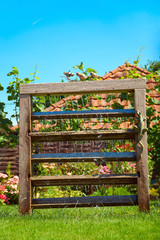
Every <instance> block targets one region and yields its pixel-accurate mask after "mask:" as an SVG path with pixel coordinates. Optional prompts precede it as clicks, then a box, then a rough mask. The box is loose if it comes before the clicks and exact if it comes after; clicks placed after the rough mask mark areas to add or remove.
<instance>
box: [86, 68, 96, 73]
mask: <svg viewBox="0 0 160 240" xmlns="http://www.w3.org/2000/svg"><path fill="white" fill-rule="evenodd" d="M86 70H87V72H89V73H90V72H94V73H97V71H96V70H94V69H93V68H87V69H86Z"/></svg>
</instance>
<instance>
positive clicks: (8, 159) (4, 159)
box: [0, 156, 17, 162]
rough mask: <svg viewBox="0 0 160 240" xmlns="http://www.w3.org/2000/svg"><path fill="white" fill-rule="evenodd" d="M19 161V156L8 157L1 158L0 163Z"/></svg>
mask: <svg viewBox="0 0 160 240" xmlns="http://www.w3.org/2000/svg"><path fill="white" fill-rule="evenodd" d="M16 159H17V156H15V157H13V156H12V157H10V156H8V157H0V161H7V162H9V161H11V162H12V161H14V160H16Z"/></svg>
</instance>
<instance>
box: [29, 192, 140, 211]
mask: <svg viewBox="0 0 160 240" xmlns="http://www.w3.org/2000/svg"><path fill="white" fill-rule="evenodd" d="M137 204H138V198H137V196H136V195H126V196H125V195H124V196H94V197H64V198H39V199H32V204H31V207H32V208H33V209H36V208H64V207H68V208H71V207H97V206H99V207H104V206H135V205H137Z"/></svg>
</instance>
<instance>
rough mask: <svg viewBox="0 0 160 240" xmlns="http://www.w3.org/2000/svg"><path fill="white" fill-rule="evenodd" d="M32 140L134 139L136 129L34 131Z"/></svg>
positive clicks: (31, 134)
mask: <svg viewBox="0 0 160 240" xmlns="http://www.w3.org/2000/svg"><path fill="white" fill-rule="evenodd" d="M29 136H31V138H32V142H52V141H56V142H58V141H85V140H111V139H134V138H135V131H134V130H131V129H127V130H86V131H65V132H63V131H61V132H32V133H30V134H29Z"/></svg>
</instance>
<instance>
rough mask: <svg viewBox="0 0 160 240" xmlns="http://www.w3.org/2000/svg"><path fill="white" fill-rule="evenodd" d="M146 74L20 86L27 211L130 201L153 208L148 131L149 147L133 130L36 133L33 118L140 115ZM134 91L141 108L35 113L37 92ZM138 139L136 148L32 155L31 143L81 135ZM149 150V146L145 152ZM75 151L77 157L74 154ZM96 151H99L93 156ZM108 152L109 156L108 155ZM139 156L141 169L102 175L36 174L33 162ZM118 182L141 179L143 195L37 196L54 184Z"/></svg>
mask: <svg viewBox="0 0 160 240" xmlns="http://www.w3.org/2000/svg"><path fill="white" fill-rule="evenodd" d="M145 86H146V83H145V79H144V78H141V79H123V80H122V79H121V80H107V81H94V82H74V83H48V84H22V85H21V86H20V127H19V131H20V143H19V160H20V164H19V173H20V185H19V191H20V194H19V211H20V213H21V214H26V213H28V212H31V209H34V208H49V207H53V208H57V207H59V208H63V207H76V206H77V207H91V206H123V205H124V206H128V205H137V204H138V205H139V209H140V210H141V211H149V192H148V165H147V134H146V133H145V134H144V135H143V136H142V137H141V142H142V144H143V146H144V148H143V149H142V148H141V147H140V146H139V142H138V139H137V133H135V131H133V130H130V129H128V130H122V129H119V130H87V131H80V132H75V131H67V132H32V131H31V121H32V120H35V119H56V118H57V119H61V118H66V117H67V118H83V117H86V116H87V117H95V116H97V117H98V118H99V116H101V114H102V115H103V116H102V117H104V116H105V117H126V116H128V117H136V112H137V110H139V111H141V113H142V114H143V116H144V117H145V114H146V109H145V108H146V105H145ZM128 91H133V92H134V98H135V109H131V110H124V111H120V110H119V109H117V110H114V111H108V110H107V111H108V112H107V111H101V113H100V112H98V113H96V112H94V111H88V112H87V111H85V112H82V111H77V113H76V111H74V113H73V112H72V111H70V112H69V111H66V112H58V113H48V112H46V113H45V112H44V113H32V103H31V97H32V96H36V95H48V94H49V95H66V94H70V95H73V94H78V95H80V94H88V93H113V92H128ZM95 139H97V140H104V139H105V140H106V139H114V140H115V139H135V141H136V153H135V152H131V153H115V154H114V153H82V154H80V153H79V154H75V153H72V154H71V155H69V154H64V155H63V154H61V155H60V154H59V155H58V154H57V155H56V154H51V155H47V154H31V142H43V141H47V142H48V141H76V140H80V141H81V140H82V141H83V140H84V141H85V140H95ZM142 150H143V151H142ZM74 154H75V156H74ZM93 155H94V156H93ZM102 155H103V156H102ZM95 159H96V161H101V160H105V161H114V160H115V161H136V163H137V174H128V175H127V174H121V175H102V176H101V175H96V176H82V175H76V176H66V175H64V176H37V177H35V176H32V172H31V165H32V164H34V163H38V162H61V161H62V162H63V161H64V162H65V161H69V162H73V161H75V162H78V161H84V162H91V161H95ZM67 184H68V185H77V184H78V185H92V184H96V185H103V184H109V185H115V184H116V185H117V184H136V185H137V186H138V196H109V197H108V196H105V197H80V198H55V199H35V198H33V196H32V192H33V189H34V188H35V187H36V186H52V185H56V186H57V185H58V186H62V185H67Z"/></svg>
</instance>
